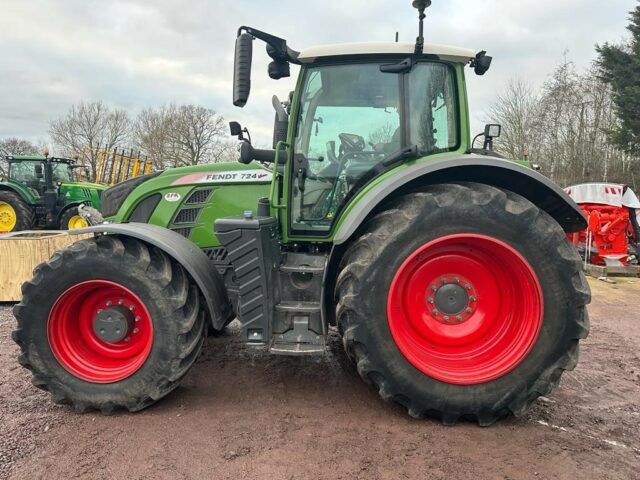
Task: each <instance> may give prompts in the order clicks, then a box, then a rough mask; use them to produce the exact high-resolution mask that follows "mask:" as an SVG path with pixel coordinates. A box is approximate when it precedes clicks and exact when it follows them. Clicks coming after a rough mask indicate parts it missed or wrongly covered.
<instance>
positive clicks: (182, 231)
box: [171, 227, 191, 238]
mask: <svg viewBox="0 0 640 480" xmlns="http://www.w3.org/2000/svg"><path fill="white" fill-rule="evenodd" d="M171 230H172V231H174V232H176V233H179V234H180V235H182V236H183V237H184V238H189V237H190V236H191V228H190V227H182V228H172V229H171Z"/></svg>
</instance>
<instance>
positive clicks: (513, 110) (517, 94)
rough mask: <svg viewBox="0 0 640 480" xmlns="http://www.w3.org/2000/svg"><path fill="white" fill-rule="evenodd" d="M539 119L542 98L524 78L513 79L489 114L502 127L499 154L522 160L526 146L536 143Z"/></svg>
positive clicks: (498, 140)
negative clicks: (540, 99) (540, 98)
mask: <svg viewBox="0 0 640 480" xmlns="http://www.w3.org/2000/svg"><path fill="white" fill-rule="evenodd" d="M539 115H540V112H539V95H538V94H537V93H536V92H535V91H534V90H533V88H532V87H531V85H529V84H528V83H527V82H526V81H524V80H522V79H521V78H515V79H511V80H510V81H509V83H508V84H507V86H506V88H505V89H504V92H503V93H501V94H500V95H498V98H497V99H496V101H495V103H494V104H493V105H492V106H491V108H490V110H489V116H490V118H492V119H495V120H498V121H499V123H500V124H501V125H502V135H501V136H500V138H498V139H497V140H496V142H495V148H496V150H497V151H499V152H500V153H502V154H504V155H505V156H507V157H509V158H514V159H515V158H521V157H522V152H523V149H524V148H525V146H529V145H530V144H531V143H533V142H534V141H535V137H536V134H537V131H538V129H539ZM534 152H535V150H534ZM531 160H535V153H534V157H532V158H531Z"/></svg>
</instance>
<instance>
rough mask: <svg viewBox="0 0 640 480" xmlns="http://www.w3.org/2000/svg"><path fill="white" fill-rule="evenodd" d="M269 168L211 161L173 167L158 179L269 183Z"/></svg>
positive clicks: (188, 182)
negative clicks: (209, 162)
mask: <svg viewBox="0 0 640 480" xmlns="http://www.w3.org/2000/svg"><path fill="white" fill-rule="evenodd" d="M272 178H273V173H272V172H271V170H269V169H267V168H265V167H263V166H262V165H260V164H257V163H250V164H248V165H244V164H242V163H236V162H234V163H231V162H229V163H212V164H207V165H196V166H193V167H182V168H173V169H170V170H166V171H165V172H164V173H163V174H162V175H160V177H159V180H161V181H163V182H168V181H169V182H170V184H171V185H192V184H193V185H199V184H203V185H216V184H223V183H271V180H272Z"/></svg>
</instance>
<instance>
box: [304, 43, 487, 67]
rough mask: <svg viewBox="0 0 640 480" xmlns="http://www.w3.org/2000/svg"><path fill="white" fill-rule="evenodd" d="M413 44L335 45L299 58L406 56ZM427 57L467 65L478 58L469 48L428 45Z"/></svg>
mask: <svg viewBox="0 0 640 480" xmlns="http://www.w3.org/2000/svg"><path fill="white" fill-rule="evenodd" d="M415 48H416V47H415V43H412V42H364V43H335V44H331V45H319V46H317V47H311V48H307V49H306V50H303V51H302V52H301V53H300V55H299V56H298V60H300V61H301V62H302V63H311V62H313V61H315V60H316V59H317V58H319V57H332V56H336V55H367V54H385V53H390V54H394V53H395V54H406V55H410V54H412V53H413V52H414V51H415ZM423 52H424V54H426V55H437V56H438V57H440V59H442V60H447V61H450V62H463V63H467V62H468V61H469V60H471V59H472V58H474V57H475V56H476V52H475V51H474V50H471V49H469V48H459V47H450V46H447V45H435V44H432V43H426V44H425V45H424V49H423Z"/></svg>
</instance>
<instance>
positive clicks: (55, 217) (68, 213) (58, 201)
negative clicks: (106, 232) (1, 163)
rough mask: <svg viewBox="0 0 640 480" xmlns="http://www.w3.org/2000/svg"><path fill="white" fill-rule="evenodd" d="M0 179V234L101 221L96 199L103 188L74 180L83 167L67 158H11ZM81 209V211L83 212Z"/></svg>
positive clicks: (8, 159)
mask: <svg viewBox="0 0 640 480" xmlns="http://www.w3.org/2000/svg"><path fill="white" fill-rule="evenodd" d="M6 161H7V164H8V166H9V168H8V172H7V177H6V179H0V233H6V232H13V231H20V230H31V229H32V228H36V227H44V228H58V229H60V230H71V229H74V228H82V227H87V226H89V222H88V221H87V220H86V219H85V217H83V214H84V215H85V216H87V215H91V217H92V218H93V221H96V222H97V221H99V220H101V219H102V217H101V216H100V213H99V209H100V196H101V195H102V192H103V190H105V189H106V188H107V187H106V186H104V185H99V184H96V183H87V182H81V181H79V180H78V177H79V175H78V174H77V170H78V169H81V168H83V167H82V166H81V165H78V164H77V163H76V161H75V160H72V159H69V158H57V157H49V154H48V152H45V154H44V155H13V156H8V157H7V158H6ZM83 210H84V211H83Z"/></svg>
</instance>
